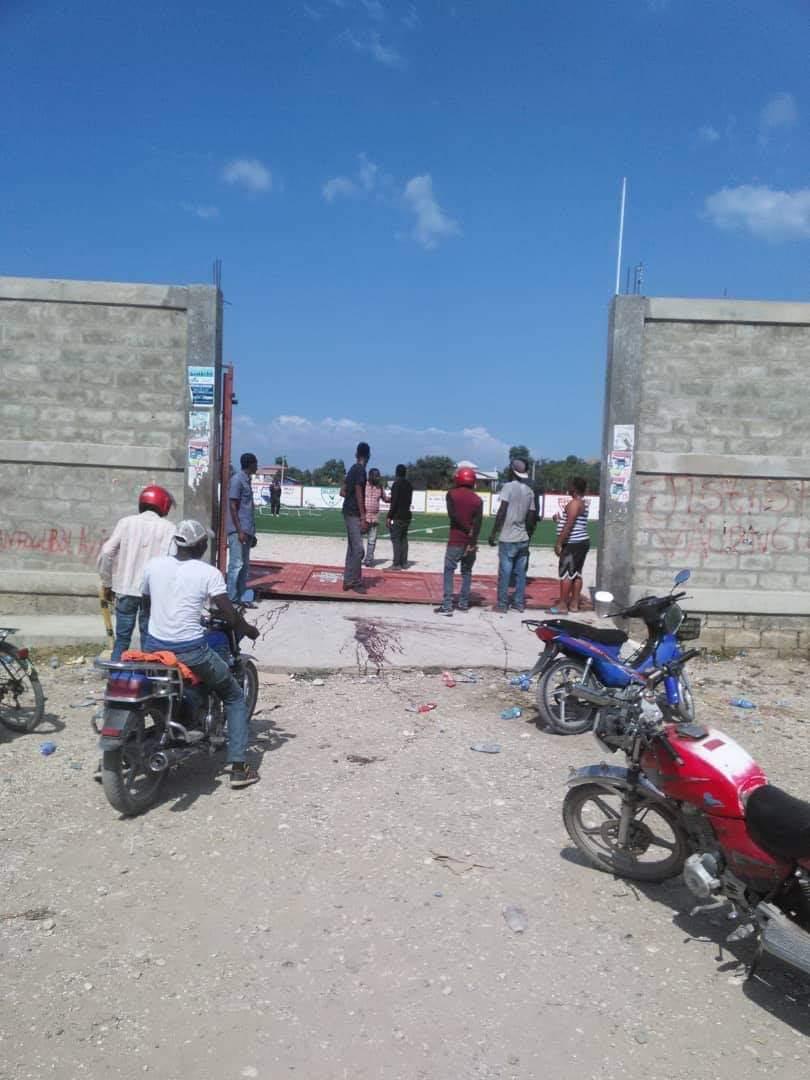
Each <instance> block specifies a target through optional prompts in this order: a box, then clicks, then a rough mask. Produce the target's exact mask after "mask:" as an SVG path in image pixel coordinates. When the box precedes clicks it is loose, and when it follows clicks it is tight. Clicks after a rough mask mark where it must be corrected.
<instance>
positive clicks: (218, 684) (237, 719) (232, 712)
mask: <svg viewBox="0 0 810 1080" xmlns="http://www.w3.org/2000/svg"><path fill="white" fill-rule="evenodd" d="M147 640H149V639H148V638H147ZM159 647H160V646H157V644H156V643H155V644H154V645H153V644H152V642H151V641H150V648H159ZM164 648H165V646H164ZM172 652H173V653H174V654H175V656H176V657H177V659H178V660H182V661H183V663H184V664H186V665H187V666H188V667H190V668H191V670H192V671H193V672H194V674H195V675H197V676H199V678H200V679H201V680H202V682H203V685H204V686H205V687H206V688H207V689H208V690H211V691H212V692H213V693H215V694H216V695H217V697H218V698H219V699H220V700H221V701H222V704H223V705H224V706H225V719H226V720H227V721H228V758H227V760H228V763H229V764H231V763H233V762H242V761H244V760H245V753H246V751H247V744H248V717H247V703H246V701H245V695H244V694H243V693H242V687H241V686H240V685H239V683H238V682H237V681H236V679H235V678H234V677H233V675H232V674H231V669H230V668H229V667H228V665H227V664H226V663H225V661H224V660H223V659H222V657H221V656H219V655H218V654H217V653H215V652H214V651H213V649H209V648H208V646H207V645H193V646H192V647H191V648H186V649H182V648H180V647H178V648H176V649H172Z"/></svg>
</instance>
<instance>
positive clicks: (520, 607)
mask: <svg viewBox="0 0 810 1080" xmlns="http://www.w3.org/2000/svg"><path fill="white" fill-rule="evenodd" d="M512 607H513V608H514V609H515V611H519V612H520V614H521V615H522V614H523V612H524V611H525V610H526V607H525V605H524V604H512Z"/></svg>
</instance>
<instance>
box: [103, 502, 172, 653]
mask: <svg viewBox="0 0 810 1080" xmlns="http://www.w3.org/2000/svg"><path fill="white" fill-rule="evenodd" d="M173 506H174V499H173V498H172V497H171V495H170V494H169V492H168V491H166V489H165V488H162V487H158V486H157V485H156V484H150V485H149V487H145V488H144V489H143V491H142V492H141V493H140V495H139V496H138V513H137V514H131V515H129V516H128V517H124V518H121V520H120V521H119V522H118V524H117V525H116V526H115V528H114V529H113V531H112V536H111V537H110V538H109V540H107V541H105V543H104V546H103V547H102V549H101V551H100V552H99V556H98V572H99V574H100V576H101V585H102V588H103V589H104V599H105V600H107V601H108V602H109V601H110V600H112V597H113V593H114V594H115V597H116V600H115V644H114V646H113V649H112V654H111V659H112V660H120V659H121V653H123V652H124V651H125V650H126V649H128V648H129V645H130V642H131V641H132V632H133V630H134V629H135V621H136V619H137V620H138V623H139V627H138V628H139V631H140V635H141V641H143V638H144V635H145V633H146V624H147V620H148V617H149V611H148V606H147V605H145V604H144V603H143V602H142V598H141V581H142V579H143V568H144V566H145V565H146V563H147V562H148V561H149V559H152V558H154V556H155V555H167V554H168V552H169V548H170V547H171V543H172V539H173V537H174V525H173V524H172V522H171V521H167V520H166V515H167V514H168V513H169V511H170V510H171V508H172V507H173Z"/></svg>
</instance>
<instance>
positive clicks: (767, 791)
mask: <svg viewBox="0 0 810 1080" xmlns="http://www.w3.org/2000/svg"><path fill="white" fill-rule="evenodd" d="M745 824H746V825H747V827H748V832H749V834H750V836H751V839H752V840H753V841H754V843H756V844H759V846H760V847H761V848H762V849H763V850H764V851H769V852H771V854H773V855H778V856H779V857H780V858H782V859H805V858H807V857H808V856H810V803H808V802H804V800H802V799H797V798H795V797H794V796H793V795H788V793H787V792H786V791H782V790H780V789H779V788H778V787H774V786H773V785H772V784H763V785H762V787H758V788H756V789H755V790H754V791H753V792H752V793H751V795H749V797H748V802H747V804H746V807H745Z"/></svg>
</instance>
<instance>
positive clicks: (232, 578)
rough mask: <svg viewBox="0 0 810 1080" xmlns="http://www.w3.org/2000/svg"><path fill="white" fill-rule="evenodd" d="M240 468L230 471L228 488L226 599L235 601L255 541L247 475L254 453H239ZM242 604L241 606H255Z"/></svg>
mask: <svg viewBox="0 0 810 1080" xmlns="http://www.w3.org/2000/svg"><path fill="white" fill-rule="evenodd" d="M239 464H240V465H241V466H242V468H241V471H240V472H238V473H234V474H233V476H232V477H231V482H230V485H229V487H228V528H227V533H228V599H229V600H230V601H231V603H232V604H238V603H239V602H240V601H241V599H242V594H243V593H244V591H245V586H246V585H247V576H248V567H249V565H250V549H251V548H252V547H253V546H254V545H255V543H256V514H255V511H254V509H253V486H252V484H251V478H252V477H253V476H254V475H255V474H256V470H257V469H258V467H259V462H258V461H257V459H256V455H255V454H242V457H241V458H240V459H239ZM255 606H256V605H255V604H252V603H251V604H246V605H245V607H255Z"/></svg>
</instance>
